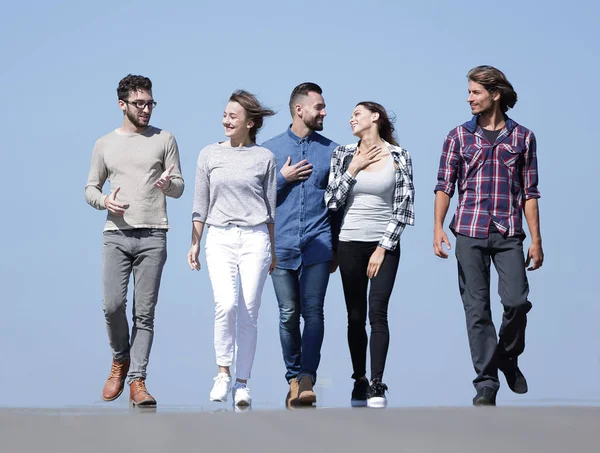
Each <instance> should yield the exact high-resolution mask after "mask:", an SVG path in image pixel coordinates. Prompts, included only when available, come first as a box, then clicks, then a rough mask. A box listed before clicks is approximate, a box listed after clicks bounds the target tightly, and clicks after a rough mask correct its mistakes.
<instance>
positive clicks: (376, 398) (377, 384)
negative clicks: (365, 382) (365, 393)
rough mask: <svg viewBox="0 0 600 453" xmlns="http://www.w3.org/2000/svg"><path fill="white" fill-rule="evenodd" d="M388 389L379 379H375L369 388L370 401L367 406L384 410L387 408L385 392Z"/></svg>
mask: <svg viewBox="0 0 600 453" xmlns="http://www.w3.org/2000/svg"><path fill="white" fill-rule="evenodd" d="M387 390H388V387H387V385H385V384H384V383H383V382H381V381H380V380H379V379H373V382H372V383H371V385H370V386H369V399H368V400H367V406H369V407H375V408H382V407H386V406H387V398H386V397H385V392H387Z"/></svg>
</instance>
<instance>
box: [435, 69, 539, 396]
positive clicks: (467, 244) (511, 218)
mask: <svg viewBox="0 0 600 453" xmlns="http://www.w3.org/2000/svg"><path fill="white" fill-rule="evenodd" d="M467 78H468V80H469V97H468V99H467V101H468V102H469V104H470V105H471V112H472V113H473V115H474V116H473V118H472V119H471V120H470V121H468V122H466V123H464V124H463V125H461V126H458V127H456V128H455V129H453V130H452V131H450V133H449V134H448V136H447V137H446V140H445V141H444V146H443V149H442V157H441V159H440V167H439V170H438V182H437V185H436V187H435V212H434V235H433V251H434V253H435V254H436V255H437V256H439V257H440V258H448V254H447V253H446V251H445V250H444V248H443V246H442V245H443V244H444V245H445V246H446V248H447V249H450V241H449V240H448V236H447V235H446V233H445V232H444V227H443V223H444V219H445V217H446V213H447V212H448V206H449V205H450V198H452V196H453V195H454V191H455V189H456V188H458V208H457V210H456V214H455V215H454V217H453V219H452V222H451V223H450V230H451V231H452V232H453V233H454V234H455V236H456V260H457V262H458V281H459V289H460V294H461V297H462V300H463V304H464V308H465V315H466V319H467V332H468V336H469V345H470V348H471V357H472V359H473V366H474V368H475V372H476V373H477V377H476V378H475V380H474V381H473V385H474V386H475V389H476V391H477V394H476V396H475V398H473V404H474V405H475V406H494V405H495V404H496V394H497V392H498V389H499V387H500V383H499V381H498V370H501V371H502V372H503V373H504V376H505V377H506V382H507V384H508V386H509V387H510V389H511V390H512V391H513V392H515V393H526V392H527V380H526V379H525V376H523V373H522V372H521V370H520V369H519V367H518V363H517V359H518V356H519V355H520V354H521V353H522V352H523V350H524V349H525V327H526V325H527V313H528V312H529V310H530V309H531V303H530V302H529V301H528V299H527V296H528V294H529V285H528V282H527V275H526V273H525V269H526V268H528V270H535V269H538V268H539V267H540V266H541V265H542V262H543V260H544V252H543V250H542V238H541V235H540V225H539V212H538V201H537V199H538V198H539V197H540V193H539V191H538V188H537V185H538V171H537V156H536V140H535V136H534V135H533V132H531V131H530V130H529V129H527V128H525V127H523V126H521V125H519V124H517V123H516V122H515V121H513V120H512V119H510V118H509V117H508V116H507V115H506V112H507V111H508V109H510V108H512V107H514V105H515V103H516V102H517V93H516V92H515V91H514V89H513V86H512V85H511V84H510V82H509V81H508V80H507V79H506V76H505V75H504V74H503V73H502V72H501V71H499V70H498V69H496V68H494V67H491V66H478V67H476V68H474V69H472V70H471V71H469V73H468V75H467ZM523 212H525V219H526V220H527V225H528V227H529V233H530V235H531V246H530V247H529V250H528V252H527V258H526V259H525V257H524V254H523V240H524V238H525V233H524V231H523V221H522V215H523ZM491 261H493V262H494V266H495V268H496V271H497V272H498V293H499V295H500V297H501V301H502V305H503V306H504V315H503V317H502V325H501V327H500V331H499V333H498V337H497V336H496V329H495V327H494V324H493V322H492V313H491V310H490V262H491ZM530 264H531V265H530Z"/></svg>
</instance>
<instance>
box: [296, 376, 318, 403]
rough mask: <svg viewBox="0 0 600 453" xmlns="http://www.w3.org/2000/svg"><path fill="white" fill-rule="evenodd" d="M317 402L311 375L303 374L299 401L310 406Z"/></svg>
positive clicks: (299, 387) (299, 389)
mask: <svg viewBox="0 0 600 453" xmlns="http://www.w3.org/2000/svg"><path fill="white" fill-rule="evenodd" d="M316 402H317V395H315V392H314V391H313V383H312V379H311V378H310V376H306V375H305V376H302V379H300V384H299V386H298V403H299V404H302V405H303V406H304V405H306V406H310V405H312V404H313V403H316Z"/></svg>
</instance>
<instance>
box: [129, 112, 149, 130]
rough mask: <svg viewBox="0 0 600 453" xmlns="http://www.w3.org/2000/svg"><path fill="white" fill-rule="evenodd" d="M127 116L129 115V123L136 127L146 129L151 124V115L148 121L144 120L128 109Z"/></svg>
mask: <svg viewBox="0 0 600 453" xmlns="http://www.w3.org/2000/svg"><path fill="white" fill-rule="evenodd" d="M125 114H126V115H127V118H128V119H129V121H131V124H133V125H134V126H135V127H139V128H142V127H146V126H148V124H149V123H150V115H148V119H147V120H145V119H142V118H140V117H139V116H138V114H136V113H134V112H132V111H130V110H129V109H127V111H126V112H125Z"/></svg>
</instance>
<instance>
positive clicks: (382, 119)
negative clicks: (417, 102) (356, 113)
mask: <svg viewBox="0 0 600 453" xmlns="http://www.w3.org/2000/svg"><path fill="white" fill-rule="evenodd" d="M359 105H362V106H363V107H364V108H366V109H367V110H368V111H369V112H371V113H379V119H378V120H377V129H378V130H379V136H380V137H381V138H382V139H384V140H385V141H386V142H388V143H391V144H392V145H395V146H399V145H398V142H397V141H396V129H395V128H394V121H395V118H393V117H392V118H390V117H389V115H388V113H387V111H386V110H385V108H384V107H383V105H381V104H378V103H377V102H372V101H363V102H359V103H358V104H356V106H357V107H358V106H359Z"/></svg>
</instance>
